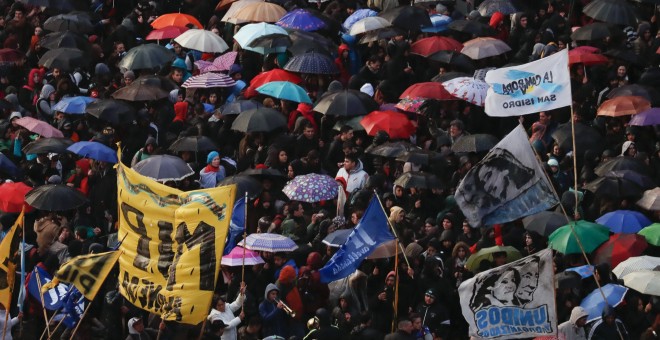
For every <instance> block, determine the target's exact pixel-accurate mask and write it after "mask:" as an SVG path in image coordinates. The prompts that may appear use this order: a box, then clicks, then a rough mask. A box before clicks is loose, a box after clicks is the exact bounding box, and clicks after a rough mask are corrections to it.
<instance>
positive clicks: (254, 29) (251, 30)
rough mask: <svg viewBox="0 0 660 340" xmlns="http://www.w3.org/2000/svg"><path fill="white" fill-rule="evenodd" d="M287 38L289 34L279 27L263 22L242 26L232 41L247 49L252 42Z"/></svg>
mask: <svg viewBox="0 0 660 340" xmlns="http://www.w3.org/2000/svg"><path fill="white" fill-rule="evenodd" d="M276 35H279V36H288V35H289V32H287V31H286V30H285V29H283V28H282V27H280V26H277V25H273V24H268V23H265V22H261V23H257V24H248V25H245V26H243V27H242V28H241V29H240V30H239V31H238V32H237V33H236V34H235V35H234V40H236V42H237V43H238V44H239V45H240V46H241V47H243V48H248V49H249V45H250V43H252V42H253V41H254V40H256V39H259V38H262V37H268V36H276Z"/></svg>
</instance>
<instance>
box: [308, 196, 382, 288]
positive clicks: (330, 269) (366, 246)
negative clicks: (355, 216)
mask: <svg viewBox="0 0 660 340" xmlns="http://www.w3.org/2000/svg"><path fill="white" fill-rule="evenodd" d="M393 239H394V235H393V234H392V232H391V231H390V228H389V226H388V223H387V216H385V212H383V208H382V207H380V202H378V199H377V198H375V197H374V198H372V199H371V202H370V203H369V207H367V210H366V211H365V212H364V216H362V219H361V220H360V223H358V225H357V226H356V227H355V229H353V232H352V233H351V234H350V235H349V236H348V239H347V240H346V243H344V244H343V245H342V246H341V247H339V250H338V251H337V252H336V253H335V255H333V256H332V258H331V259H330V261H328V263H327V264H326V265H325V267H323V268H321V270H319V272H320V273H321V282H323V283H328V282H332V281H335V280H339V279H342V278H345V277H347V276H349V275H351V274H352V273H353V272H354V271H355V270H356V269H357V267H358V266H360V263H362V260H364V259H365V258H366V257H367V256H369V254H371V252H373V251H374V250H375V249H376V248H377V247H378V246H379V245H380V244H382V243H384V242H386V241H390V240H393Z"/></svg>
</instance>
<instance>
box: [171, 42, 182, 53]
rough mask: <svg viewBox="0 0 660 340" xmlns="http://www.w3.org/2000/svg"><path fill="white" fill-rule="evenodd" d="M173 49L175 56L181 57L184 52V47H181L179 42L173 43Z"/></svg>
mask: <svg viewBox="0 0 660 340" xmlns="http://www.w3.org/2000/svg"><path fill="white" fill-rule="evenodd" d="M172 49H173V50H174V54H176V55H179V54H181V52H182V51H183V47H182V46H181V45H179V43H177V42H172Z"/></svg>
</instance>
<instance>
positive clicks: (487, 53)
mask: <svg viewBox="0 0 660 340" xmlns="http://www.w3.org/2000/svg"><path fill="white" fill-rule="evenodd" d="M509 51H511V47H509V45H507V44H506V43H505V42H503V41H502V40H499V39H495V38H490V37H487V38H474V39H472V40H469V41H466V42H465V44H463V49H462V50H461V51H460V52H461V53H463V54H465V55H466V56H468V57H470V58H472V59H474V60H479V59H484V58H488V57H493V56H496V55H500V54H504V53H506V52H509Z"/></svg>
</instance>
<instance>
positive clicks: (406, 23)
mask: <svg viewBox="0 0 660 340" xmlns="http://www.w3.org/2000/svg"><path fill="white" fill-rule="evenodd" d="M378 16H379V17H381V18H384V19H385V20H387V21H388V22H389V23H390V24H392V25H393V26H397V27H399V28H402V29H404V30H406V31H418V30H420V29H422V28H424V27H430V26H433V24H432V23H431V18H429V13H428V12H427V11H426V10H425V9H423V8H419V7H416V6H400V7H396V8H392V9H388V10H386V11H383V12H380V13H378Z"/></svg>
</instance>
